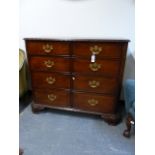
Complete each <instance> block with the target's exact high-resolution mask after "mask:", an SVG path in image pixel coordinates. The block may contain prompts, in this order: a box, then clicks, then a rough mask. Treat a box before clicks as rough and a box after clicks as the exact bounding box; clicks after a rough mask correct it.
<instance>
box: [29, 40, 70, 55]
mask: <svg viewBox="0 0 155 155" xmlns="http://www.w3.org/2000/svg"><path fill="white" fill-rule="evenodd" d="M26 48H27V51H28V54H30V55H69V43H66V42H59V41H56V42H52V41H32V40H31V41H27V44H26Z"/></svg>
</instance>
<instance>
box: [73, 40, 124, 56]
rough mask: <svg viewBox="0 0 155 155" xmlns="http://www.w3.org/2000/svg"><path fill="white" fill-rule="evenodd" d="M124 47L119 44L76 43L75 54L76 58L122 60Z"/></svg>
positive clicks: (74, 46)
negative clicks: (93, 56) (92, 56)
mask: <svg viewBox="0 0 155 155" xmlns="http://www.w3.org/2000/svg"><path fill="white" fill-rule="evenodd" d="M121 53H122V45H121V44H118V43H74V45H73V54H74V55H76V56H82V57H90V56H91V55H92V54H95V55H96V56H97V57H108V58H120V57H121Z"/></svg>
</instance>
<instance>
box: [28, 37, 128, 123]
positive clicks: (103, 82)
mask: <svg viewBox="0 0 155 155" xmlns="http://www.w3.org/2000/svg"><path fill="white" fill-rule="evenodd" d="M25 41H26V49H27V55H28V62H29V70H30V73H31V82H32V91H33V99H34V102H33V104H32V110H33V111H34V112H37V111H39V110H42V109H44V108H45V107H48V108H56V109H59V108H60V109H64V110H73V111H81V112H86V113H93V114H100V115H101V116H102V118H103V119H104V120H105V121H107V122H108V123H113V124H115V123H117V122H118V120H120V114H119V110H118V109H119V98H120V91H121V87H122V78H123V72H124V64H125V58H126V51H127V45H128V41H129V40H90V39H88V40H52V39H43V38H41V39H34V38H26V39H25ZM92 56H93V58H95V59H94V60H92ZM94 56H95V57H94Z"/></svg>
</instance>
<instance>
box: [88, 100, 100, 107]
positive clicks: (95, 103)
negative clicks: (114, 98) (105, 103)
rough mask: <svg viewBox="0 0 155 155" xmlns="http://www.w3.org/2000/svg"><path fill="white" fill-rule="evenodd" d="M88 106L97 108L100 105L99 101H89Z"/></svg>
mask: <svg viewBox="0 0 155 155" xmlns="http://www.w3.org/2000/svg"><path fill="white" fill-rule="evenodd" d="M88 104H89V105H91V106H96V105H97V104H98V101H97V100H95V99H89V100H88Z"/></svg>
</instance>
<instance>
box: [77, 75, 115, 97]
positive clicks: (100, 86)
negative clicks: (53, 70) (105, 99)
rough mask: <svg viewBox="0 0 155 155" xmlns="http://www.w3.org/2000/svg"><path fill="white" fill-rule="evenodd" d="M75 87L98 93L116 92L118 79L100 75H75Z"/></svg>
mask: <svg viewBox="0 0 155 155" xmlns="http://www.w3.org/2000/svg"><path fill="white" fill-rule="evenodd" d="M74 89H75V90H82V91H90V92H96V93H107V94H116V93H117V89H118V83H117V79H115V78H104V77H98V76H75V78H74Z"/></svg>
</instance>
